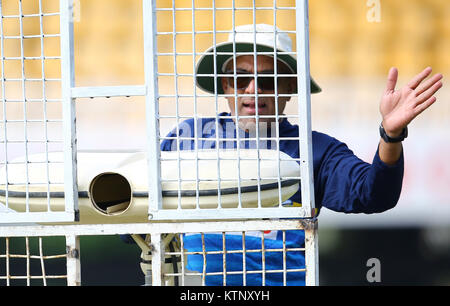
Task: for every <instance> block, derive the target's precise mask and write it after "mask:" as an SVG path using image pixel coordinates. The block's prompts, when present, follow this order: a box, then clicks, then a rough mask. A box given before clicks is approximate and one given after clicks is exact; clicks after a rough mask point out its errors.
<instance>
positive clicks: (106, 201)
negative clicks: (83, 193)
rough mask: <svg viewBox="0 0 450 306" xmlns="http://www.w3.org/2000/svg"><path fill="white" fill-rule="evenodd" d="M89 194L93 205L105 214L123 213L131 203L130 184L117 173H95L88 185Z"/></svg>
mask: <svg viewBox="0 0 450 306" xmlns="http://www.w3.org/2000/svg"><path fill="white" fill-rule="evenodd" d="M89 194H90V197H91V201H92V204H93V205H94V207H95V208H96V209H97V210H98V211H100V212H101V213H103V214H106V215H118V214H121V213H123V212H124V211H125V210H127V209H128V207H129V206H130V204H131V186H130V183H129V182H128V181H127V179H126V178H125V177H123V176H122V175H120V174H118V173H112V172H108V173H102V174H99V175H97V176H96V177H95V178H94V179H93V180H92V181H91V184H90V186H89Z"/></svg>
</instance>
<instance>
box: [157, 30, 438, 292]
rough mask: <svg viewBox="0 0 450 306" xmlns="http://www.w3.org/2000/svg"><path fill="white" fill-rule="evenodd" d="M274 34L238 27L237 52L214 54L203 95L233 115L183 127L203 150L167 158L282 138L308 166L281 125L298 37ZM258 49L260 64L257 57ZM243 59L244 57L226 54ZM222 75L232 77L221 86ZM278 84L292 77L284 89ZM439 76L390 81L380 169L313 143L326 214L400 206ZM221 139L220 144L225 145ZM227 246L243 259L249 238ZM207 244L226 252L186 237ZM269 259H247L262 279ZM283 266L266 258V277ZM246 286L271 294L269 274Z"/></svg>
mask: <svg viewBox="0 0 450 306" xmlns="http://www.w3.org/2000/svg"><path fill="white" fill-rule="evenodd" d="M255 28H256V32H257V34H256V35H255V34H254V30H255ZM274 29H275V28H274V26H270V25H246V26H240V27H236V29H235V30H236V31H235V33H234V34H233V33H232V34H230V37H229V40H228V41H227V42H225V43H222V44H218V45H217V46H215V47H211V48H210V49H208V50H207V51H206V52H205V55H204V56H202V57H201V58H200V60H199V61H198V63H197V67H196V70H197V71H196V74H197V85H198V87H200V88H201V89H203V90H205V91H207V92H210V93H215V94H224V95H225V97H226V99H227V101H228V106H229V109H230V113H221V114H220V115H219V117H218V122H216V120H217V119H216V118H211V119H201V120H198V121H194V120H193V119H190V120H187V121H185V122H183V123H182V124H181V125H180V127H179V129H178V133H179V135H180V136H182V137H188V138H195V137H201V138H202V139H203V140H198V141H197V142H195V141H194V140H187V141H182V142H180V143H177V142H176V140H174V139H173V138H172V139H165V140H164V141H163V142H162V144H161V150H166V151H169V150H177V149H178V150H192V149H195V147H196V146H197V147H198V148H199V149H210V148H215V146H216V145H219V147H220V148H230V147H231V148H233V147H236V146H237V141H236V138H239V139H241V140H242V144H241V149H242V148H244V149H245V148H250V147H252V145H254V143H253V144H252V142H251V141H250V140H249V139H250V138H251V135H252V134H255V133H256V134H257V133H258V132H263V131H264V130H267V129H268V130H270V131H271V132H272V131H273V130H274V129H278V131H279V138H280V141H279V149H280V150H281V151H283V152H285V153H287V154H288V155H290V156H291V157H293V158H298V157H299V145H298V142H297V141H295V140H292V137H298V136H299V130H298V126H296V125H291V124H290V123H289V121H288V120H287V119H286V118H279V117H278V115H281V114H283V111H284V109H285V106H286V104H287V103H288V102H289V100H290V97H289V94H292V93H295V92H296V90H297V88H296V84H297V80H296V78H295V77H292V76H289V74H295V73H296V71H297V63H296V59H295V57H294V56H292V55H291V54H289V52H291V51H292V43H291V40H290V38H289V36H288V35H287V34H285V33H282V32H280V31H279V30H278V29H276V33H277V34H276V35H274V33H273V32H274ZM255 39H256V41H255ZM254 46H256V52H257V56H256V58H255V57H254V55H253V54H252V52H254V50H253V48H254ZM274 46H276V49H277V53H276V54H275V52H274V48H273V47H274ZM233 50H234V51H235V54H236V56H235V57H233V56H232V55H231V54H225V53H224V52H232V51H233ZM274 56H276V60H277V61H275V60H274ZM275 63H276V65H274V64H275ZM214 65H215V66H214ZM215 73H216V74H219V75H222V77H215V78H214V77H212V76H211V75H214V74H215ZM275 74H276V75H280V76H282V77H280V78H278V79H276V78H274V75H275ZM430 74H431V68H426V69H425V70H424V71H422V72H421V73H420V74H418V75H417V76H415V77H414V78H413V79H412V80H411V81H410V82H409V83H408V85H407V86H405V87H403V88H402V89H401V90H395V86H396V83H397V77H398V72H397V69H395V68H392V69H391V70H390V71H389V75H388V81H387V86H386V90H385V92H384V93H383V96H382V99H381V103H380V112H381V116H382V122H381V126H380V135H381V139H380V142H379V145H378V148H377V150H376V153H375V156H374V158H373V162H372V164H368V163H366V162H363V161H362V160H360V159H359V158H358V157H356V156H355V155H354V154H353V152H352V151H351V150H349V149H348V147H347V146H346V145H345V144H344V143H342V142H340V141H338V140H336V139H334V138H332V137H330V136H328V135H325V134H322V133H319V132H313V133H312V149H313V167H314V187H315V200H316V203H315V204H316V207H317V208H318V209H320V208H321V207H322V206H325V207H327V208H329V209H332V210H334V211H339V212H345V213H368V214H369V213H379V212H383V211H386V210H388V209H390V208H392V207H394V206H395V205H396V203H397V201H398V199H399V196H400V192H401V187H402V179H403V150H402V144H401V141H402V140H403V139H404V138H405V137H406V136H407V125H408V124H409V123H410V122H411V121H412V120H413V119H414V118H415V117H416V116H417V115H419V114H420V113H421V112H422V111H424V110H425V109H427V108H428V107H429V106H430V105H432V104H433V103H434V102H435V101H436V98H435V97H434V94H435V93H436V92H437V91H438V90H439V88H441V86H442V82H441V79H442V75H441V74H436V75H434V76H432V77H431V78H428V79H427V80H425V79H426V78H427V77H428V76H429V75H430ZM254 75H257V78H255V77H254ZM235 76H237V77H235ZM311 92H312V93H317V92H320V87H319V86H318V85H317V84H316V83H315V81H314V80H313V79H311ZM277 119H278V120H277ZM277 125H278V127H277ZM181 127H182V128H181ZM176 133H177V129H175V130H174V131H173V132H171V133H170V134H169V135H168V137H175V136H176V135H177V134H176ZM217 134H219V137H217ZM253 136H254V135H253ZM217 138H219V142H216V141H217ZM285 138H288V139H285ZM258 145H259V147H260V148H267V149H277V148H276V145H277V144H276V143H273V142H270V141H265V140H264V141H260V142H259V143H258ZM298 203H301V195H300V191H298V192H297V193H296V194H295V195H294V196H293V197H291V199H290V200H289V201H288V202H287V203H285V204H287V205H289V204H290V205H300V204H298ZM272 234H273V235H272V236H271V237H267V238H266V237H265V239H264V243H265V248H266V249H271V248H278V249H280V248H282V242H283V241H282V239H283V237H282V233H272ZM225 240H226V249H227V250H241V249H242V235H240V234H229V235H228V234H227V235H226V239H225ZM203 241H204V243H205V248H206V250H207V251H220V250H222V246H223V239H222V235H221V234H220V233H219V234H205V235H204V236H203V237H202V236H201V235H200V234H195V235H186V237H185V239H184V247H185V248H186V249H187V250H188V251H202V242H203ZM245 243H246V250H251V249H261V237H258V236H257V235H249V236H247V235H246V237H245ZM285 243H286V247H287V248H291V247H303V246H304V234H303V231H288V232H287V233H286V236H285ZM287 255H288V256H287V258H286V265H287V268H288V269H289V268H299V267H301V266H304V254H303V253H302V252H288V254H287ZM261 256H262V255H261V253H251V252H250V253H247V254H246V270H247V271H261V270H262V258H261ZM282 260H283V259H282V254H281V253H280V252H268V253H266V254H265V269H266V271H270V270H276V269H282V268H283V265H282V262H283V261H282ZM242 262H243V260H242V253H241V254H239V253H234V254H227V257H226V267H227V268H226V269H227V271H242V270H243V267H242ZM203 268H204V267H203V257H202V255H191V256H189V258H188V269H191V270H197V271H203ZM222 269H223V259H222V255H221V254H219V255H208V256H207V266H206V271H207V272H221V271H222ZM206 283H207V284H209V285H222V284H223V279H222V275H212V276H207V279H206ZM226 283H227V285H241V284H242V283H243V276H242V274H231V275H227V279H226ZM246 284H247V285H261V284H262V274H261V273H248V274H247V275H246ZM265 284H266V285H281V284H283V275H282V273H266V275H265ZM287 284H288V285H302V284H304V273H302V272H289V273H287Z"/></svg>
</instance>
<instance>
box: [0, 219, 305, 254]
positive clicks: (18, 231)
mask: <svg viewBox="0 0 450 306" xmlns="http://www.w3.org/2000/svg"><path fill="white" fill-rule="evenodd" d="M311 226H312V221H310V220H309V219H298V220H246V221H227V222H218V221H201V222H176V223H175V222H171V221H169V222H152V223H123V224H67V225H21V226H19V225H11V226H6V225H5V226H3V225H2V226H0V237H24V236H29V237H32V236H42V237H44V236H64V235H79V236H90V235H116V234H129V233H136V234H146V233H198V232H200V231H201V232H205V233H206V232H239V231H241V232H242V231H258V230H261V229H264V230H268V231H269V230H270V231H275V230H295V229H299V230H301V229H306V228H309V227H311ZM247 252H249V250H247Z"/></svg>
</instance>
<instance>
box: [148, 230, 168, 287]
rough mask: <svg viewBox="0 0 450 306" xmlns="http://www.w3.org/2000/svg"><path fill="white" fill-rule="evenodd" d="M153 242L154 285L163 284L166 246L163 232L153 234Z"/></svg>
mask: <svg viewBox="0 0 450 306" xmlns="http://www.w3.org/2000/svg"><path fill="white" fill-rule="evenodd" d="M151 242H152V286H162V285H163V279H164V276H163V266H164V261H165V258H164V251H165V246H164V243H163V240H162V239H161V233H155V234H151Z"/></svg>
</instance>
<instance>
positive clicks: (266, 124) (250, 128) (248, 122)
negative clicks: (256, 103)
mask: <svg viewBox="0 0 450 306" xmlns="http://www.w3.org/2000/svg"><path fill="white" fill-rule="evenodd" d="M258 123H259V130H267V129H270V128H271V124H273V123H274V121H273V120H270V119H267V118H260V119H259V120H258ZM239 128H240V129H241V130H245V131H247V132H255V131H256V129H257V125H256V118H245V119H239Z"/></svg>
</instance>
